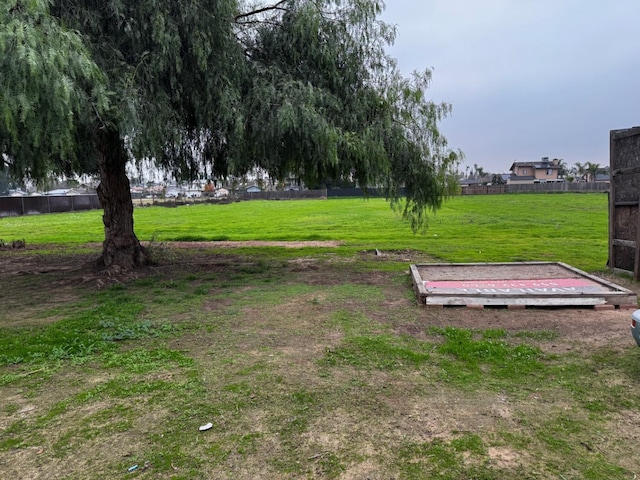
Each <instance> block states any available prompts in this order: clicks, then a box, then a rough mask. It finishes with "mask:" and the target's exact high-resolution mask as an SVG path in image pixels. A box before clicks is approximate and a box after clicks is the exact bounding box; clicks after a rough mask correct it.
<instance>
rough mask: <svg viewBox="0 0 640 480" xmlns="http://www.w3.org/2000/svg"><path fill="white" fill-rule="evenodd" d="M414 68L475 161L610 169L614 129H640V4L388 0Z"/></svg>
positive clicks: (614, 0) (494, 168)
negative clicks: (545, 160)
mask: <svg viewBox="0 0 640 480" xmlns="http://www.w3.org/2000/svg"><path fill="white" fill-rule="evenodd" d="M382 19H383V20H384V21H385V22H387V23H390V24H393V25H396V27H397V38H396V43H395V45H394V46H393V47H392V48H391V49H390V50H389V53H390V54H391V55H392V56H394V57H396V58H397V60H398V65H399V67H400V69H401V71H402V72H404V73H405V74H406V75H408V74H410V73H411V72H412V71H414V70H424V69H425V68H427V67H432V68H433V70H434V71H433V83H432V87H431V89H430V91H429V92H428V93H429V95H430V97H431V98H432V100H434V101H437V102H441V101H446V102H449V103H452V104H453V113H452V115H451V116H450V118H448V119H447V120H445V121H444V122H443V123H442V131H443V132H444V134H445V135H446V136H447V138H448V140H449V143H450V145H451V146H452V147H455V148H460V149H461V150H462V151H463V152H464V153H465V155H466V158H465V160H464V164H463V166H462V169H464V166H465V165H468V166H470V167H471V168H473V165H474V164H477V165H478V166H481V167H483V168H484V169H485V171H489V172H507V171H508V170H509V167H510V166H511V164H512V163H513V162H514V161H528V160H538V159H539V158H540V157H550V158H554V157H557V158H563V159H564V160H565V161H566V162H567V164H568V165H573V164H574V163H576V162H581V163H584V162H587V161H589V162H595V163H599V164H600V165H608V164H609V131H610V130H614V129H619V128H628V127H632V126H636V125H640V82H639V79H640V0H608V1H605V0H387V1H386V10H385V12H384V13H383V15H382Z"/></svg>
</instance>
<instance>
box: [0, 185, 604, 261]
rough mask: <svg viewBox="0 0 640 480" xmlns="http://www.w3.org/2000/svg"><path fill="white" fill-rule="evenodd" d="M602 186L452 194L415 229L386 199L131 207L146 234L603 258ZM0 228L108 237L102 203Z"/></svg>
mask: <svg viewBox="0 0 640 480" xmlns="http://www.w3.org/2000/svg"><path fill="white" fill-rule="evenodd" d="M607 219H608V204H607V196H606V195H604V194H556V195H488V196H463V197H454V198H452V199H451V200H450V201H448V202H447V203H445V205H444V207H443V208H442V209H441V210H439V211H438V212H437V213H435V214H433V215H431V219H430V225H429V229H428V231H427V233H426V234H417V235H414V234H413V233H412V232H411V230H410V229H409V227H408V225H407V223H406V222H404V221H402V219H401V218H400V217H399V216H398V215H397V214H395V213H394V212H393V211H391V209H390V208H389V205H388V203H387V202H385V201H384V200H382V199H369V200H362V199H330V200H324V201H323V200H300V201H297V200H292V201H250V202H239V203H232V204H227V205H208V204H201V205H189V206H180V207H177V208H166V207H144V208H137V209H136V210H135V226H136V227H135V228H136V232H137V234H138V236H139V238H140V239H141V240H143V241H149V240H151V239H153V240H154V241H156V242H165V241H174V240H190V241H203V240H340V241H343V242H344V243H345V247H346V248H347V249H349V250H350V251H353V250H355V249H363V248H364V249H369V248H378V249H382V250H403V249H410V250H418V251H423V252H425V253H428V254H430V255H432V256H434V257H437V258H439V259H441V260H442V261H447V262H495V261H533V260H549V261H563V262H566V263H569V264H571V265H574V266H576V267H578V268H582V269H585V270H588V271H597V270H602V269H604V268H605V265H606V261H607V255H608V249H607V248H608V247H607V245H608V233H607V229H608V220H607ZM0 238H3V239H5V240H12V239H25V240H26V242H27V243H28V244H30V245H33V244H44V243H56V244H82V243H87V242H100V241H102V239H103V229H102V223H101V212H99V211H90V212H76V213H64V214H52V215H39V216H27V217H12V218H3V219H0Z"/></svg>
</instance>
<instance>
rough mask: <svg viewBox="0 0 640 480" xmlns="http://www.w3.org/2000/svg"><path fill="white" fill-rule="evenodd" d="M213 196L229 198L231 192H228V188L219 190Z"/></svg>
mask: <svg viewBox="0 0 640 480" xmlns="http://www.w3.org/2000/svg"><path fill="white" fill-rule="evenodd" d="M213 196H214V197H215V198H221V197H228V196H229V190H227V189H226V188H219V189H217V190H216V191H215V192H213Z"/></svg>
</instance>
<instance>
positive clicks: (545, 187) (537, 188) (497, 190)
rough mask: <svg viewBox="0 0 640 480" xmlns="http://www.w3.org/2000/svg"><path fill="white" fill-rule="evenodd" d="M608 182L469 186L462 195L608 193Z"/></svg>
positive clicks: (463, 190) (464, 188) (463, 189)
mask: <svg viewBox="0 0 640 480" xmlns="http://www.w3.org/2000/svg"><path fill="white" fill-rule="evenodd" d="M608 191H609V183H607V182H580V183H564V182H548V183H530V184H521V185H516V184H512V185H469V186H467V187H463V188H462V195H499V194H502V193H560V192H576V193H577V192H582V193H587V192H608Z"/></svg>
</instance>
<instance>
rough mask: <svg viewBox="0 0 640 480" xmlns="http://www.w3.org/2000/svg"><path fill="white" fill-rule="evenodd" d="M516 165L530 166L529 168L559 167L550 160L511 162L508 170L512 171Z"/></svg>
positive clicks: (557, 168)
mask: <svg viewBox="0 0 640 480" xmlns="http://www.w3.org/2000/svg"><path fill="white" fill-rule="evenodd" d="M517 167H531V168H535V169H536V170H546V169H547V168H553V169H556V170H559V169H560V166H559V165H554V164H553V163H551V162H539V161H538V162H513V165H511V168H510V169H509V170H511V171H513V170H514V169H516V168H517Z"/></svg>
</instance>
